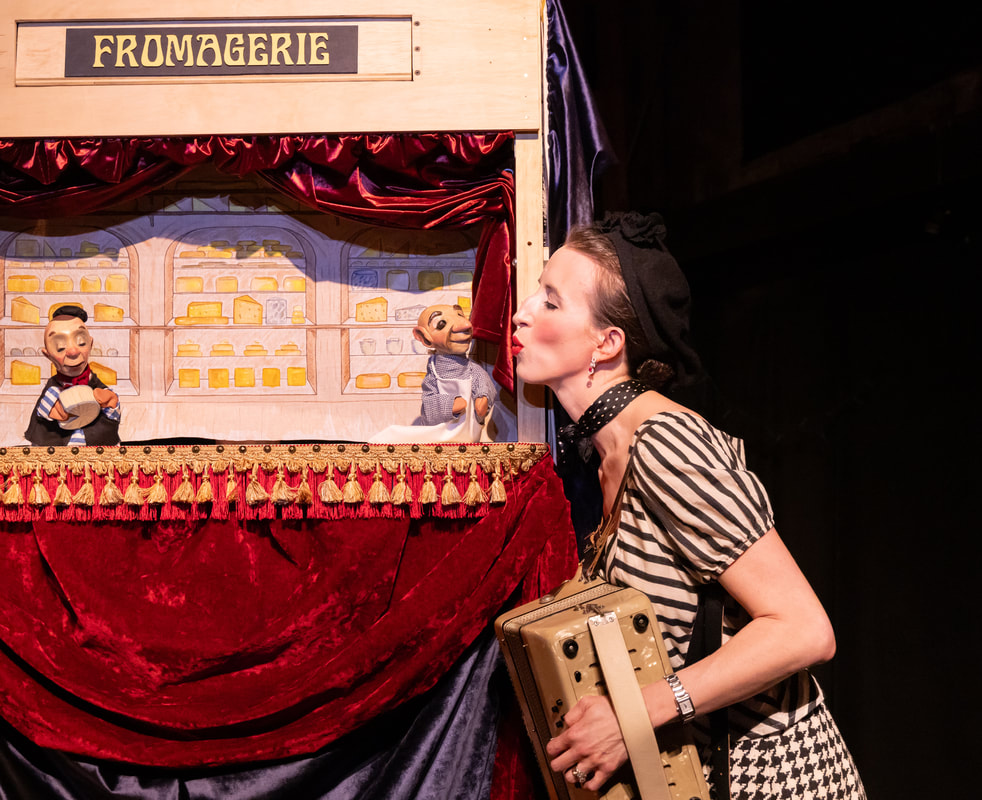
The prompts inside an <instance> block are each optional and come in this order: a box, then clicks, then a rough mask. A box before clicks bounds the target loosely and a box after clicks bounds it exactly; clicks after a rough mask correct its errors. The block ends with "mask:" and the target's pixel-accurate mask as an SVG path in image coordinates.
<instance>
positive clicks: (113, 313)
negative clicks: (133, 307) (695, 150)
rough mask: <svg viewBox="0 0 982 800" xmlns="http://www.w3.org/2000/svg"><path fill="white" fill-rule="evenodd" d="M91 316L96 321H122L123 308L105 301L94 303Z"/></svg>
mask: <svg viewBox="0 0 982 800" xmlns="http://www.w3.org/2000/svg"><path fill="white" fill-rule="evenodd" d="M92 316H93V318H94V319H95V321H96V322H122V321H123V309H121V308H117V307H116V306H110V305H106V304H105V303H96V304H95V306H94V307H93V309H92Z"/></svg>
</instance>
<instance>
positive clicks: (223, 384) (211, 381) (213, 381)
mask: <svg viewBox="0 0 982 800" xmlns="http://www.w3.org/2000/svg"><path fill="white" fill-rule="evenodd" d="M208 386H209V387H211V388H212V389H227V388H228V370H227V369H225V368H221V369H210V370H208Z"/></svg>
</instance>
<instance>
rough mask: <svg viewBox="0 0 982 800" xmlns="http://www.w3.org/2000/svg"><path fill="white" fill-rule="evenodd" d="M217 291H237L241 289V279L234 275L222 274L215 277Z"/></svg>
mask: <svg viewBox="0 0 982 800" xmlns="http://www.w3.org/2000/svg"><path fill="white" fill-rule="evenodd" d="M215 291H216V292H237V291H239V279H238V278H236V277H235V276H234V275H222V276H221V277H220V278H215Z"/></svg>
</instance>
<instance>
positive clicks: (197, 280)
mask: <svg viewBox="0 0 982 800" xmlns="http://www.w3.org/2000/svg"><path fill="white" fill-rule="evenodd" d="M204 289H205V281H204V278H202V277H200V276H198V275H182V276H180V277H179V278H178V279H177V280H176V281H174V291H175V292H194V293H195V294H197V293H198V292H203V291H204Z"/></svg>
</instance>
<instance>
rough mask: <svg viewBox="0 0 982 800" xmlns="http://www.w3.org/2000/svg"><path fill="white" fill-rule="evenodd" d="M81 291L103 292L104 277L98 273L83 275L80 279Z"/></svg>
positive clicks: (79, 288)
mask: <svg viewBox="0 0 982 800" xmlns="http://www.w3.org/2000/svg"><path fill="white" fill-rule="evenodd" d="M78 290H79V291H80V292H101V291H102V278H100V277H99V276H98V275H83V276H82V277H81V278H79V281H78Z"/></svg>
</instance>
